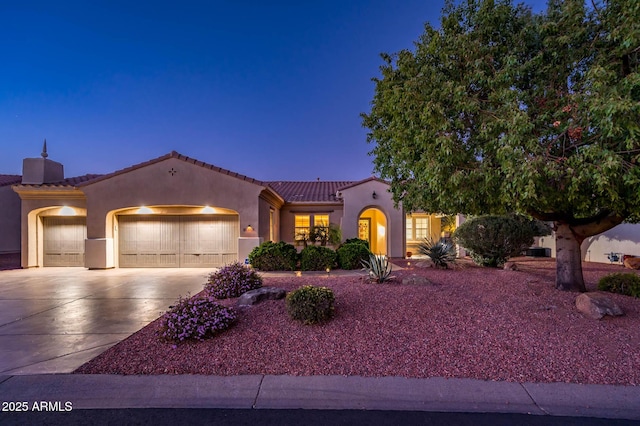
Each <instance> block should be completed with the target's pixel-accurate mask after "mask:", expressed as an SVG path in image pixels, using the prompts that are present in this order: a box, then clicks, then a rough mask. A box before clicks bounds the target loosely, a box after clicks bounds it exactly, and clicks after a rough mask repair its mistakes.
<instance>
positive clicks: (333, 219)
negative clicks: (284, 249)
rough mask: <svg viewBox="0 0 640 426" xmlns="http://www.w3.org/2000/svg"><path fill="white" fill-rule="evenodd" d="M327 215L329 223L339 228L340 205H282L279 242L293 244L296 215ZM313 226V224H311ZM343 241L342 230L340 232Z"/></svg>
mask: <svg viewBox="0 0 640 426" xmlns="http://www.w3.org/2000/svg"><path fill="white" fill-rule="evenodd" d="M316 213H317V214H328V215H329V223H334V224H336V225H338V226H340V221H341V219H342V205H341V204H332V203H326V204H324V203H308V204H296V205H293V206H292V205H284V206H282V209H281V210H280V240H282V241H286V242H287V243H289V244H295V215H296V214H310V215H313V214H316ZM312 226H313V224H312ZM342 237H343V239H344V230H343V231H342Z"/></svg>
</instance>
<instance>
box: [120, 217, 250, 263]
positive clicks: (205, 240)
mask: <svg viewBox="0 0 640 426" xmlns="http://www.w3.org/2000/svg"><path fill="white" fill-rule="evenodd" d="M118 223H119V231H118V233H119V242H118V243H119V252H120V257H119V260H120V267H122V268H134V267H135V268H156V267H158V268H162V267H164V268H211V267H220V266H224V265H226V264H228V263H231V262H233V261H236V260H237V259H238V232H239V227H238V216H233V215H216V216H209V217H202V216H119V217H118Z"/></svg>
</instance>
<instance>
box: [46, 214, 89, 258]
mask: <svg viewBox="0 0 640 426" xmlns="http://www.w3.org/2000/svg"><path fill="white" fill-rule="evenodd" d="M42 224H43V234H44V237H43V242H44V244H43V254H44V257H43V265H44V266H84V240H85V239H86V238H87V218H86V217H81V216H45V217H43V218H42Z"/></svg>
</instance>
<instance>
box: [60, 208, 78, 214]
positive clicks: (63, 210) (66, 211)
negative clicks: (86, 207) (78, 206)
mask: <svg viewBox="0 0 640 426" xmlns="http://www.w3.org/2000/svg"><path fill="white" fill-rule="evenodd" d="M75 215H76V211H75V210H74V209H73V208H72V207H69V206H64V207H63V208H61V209H60V216H75Z"/></svg>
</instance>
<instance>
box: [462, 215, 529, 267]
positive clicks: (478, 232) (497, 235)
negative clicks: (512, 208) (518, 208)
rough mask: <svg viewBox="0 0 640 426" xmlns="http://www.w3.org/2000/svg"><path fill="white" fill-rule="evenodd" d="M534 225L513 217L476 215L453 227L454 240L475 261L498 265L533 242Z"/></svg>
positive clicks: (480, 263)
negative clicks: (455, 227) (468, 252)
mask: <svg viewBox="0 0 640 426" xmlns="http://www.w3.org/2000/svg"><path fill="white" fill-rule="evenodd" d="M533 237H534V227H533V226H532V225H529V224H527V223H526V222H524V221H522V220H521V219H518V218H516V217H514V216H478V217H474V218H471V219H469V220H468V221H466V222H464V223H463V224H462V225H460V226H459V227H458V229H456V231H455V233H454V234H453V238H454V240H455V241H456V242H457V243H458V244H460V245H462V246H463V247H464V248H466V249H467V250H469V251H470V254H471V258H472V259H473V261H474V262H475V263H477V264H478V265H482V266H492V267H499V266H502V265H503V264H504V263H505V262H506V261H507V259H509V258H510V257H513V256H518V255H520V254H521V253H522V251H523V250H525V249H526V248H527V247H529V246H531V244H533Z"/></svg>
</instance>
